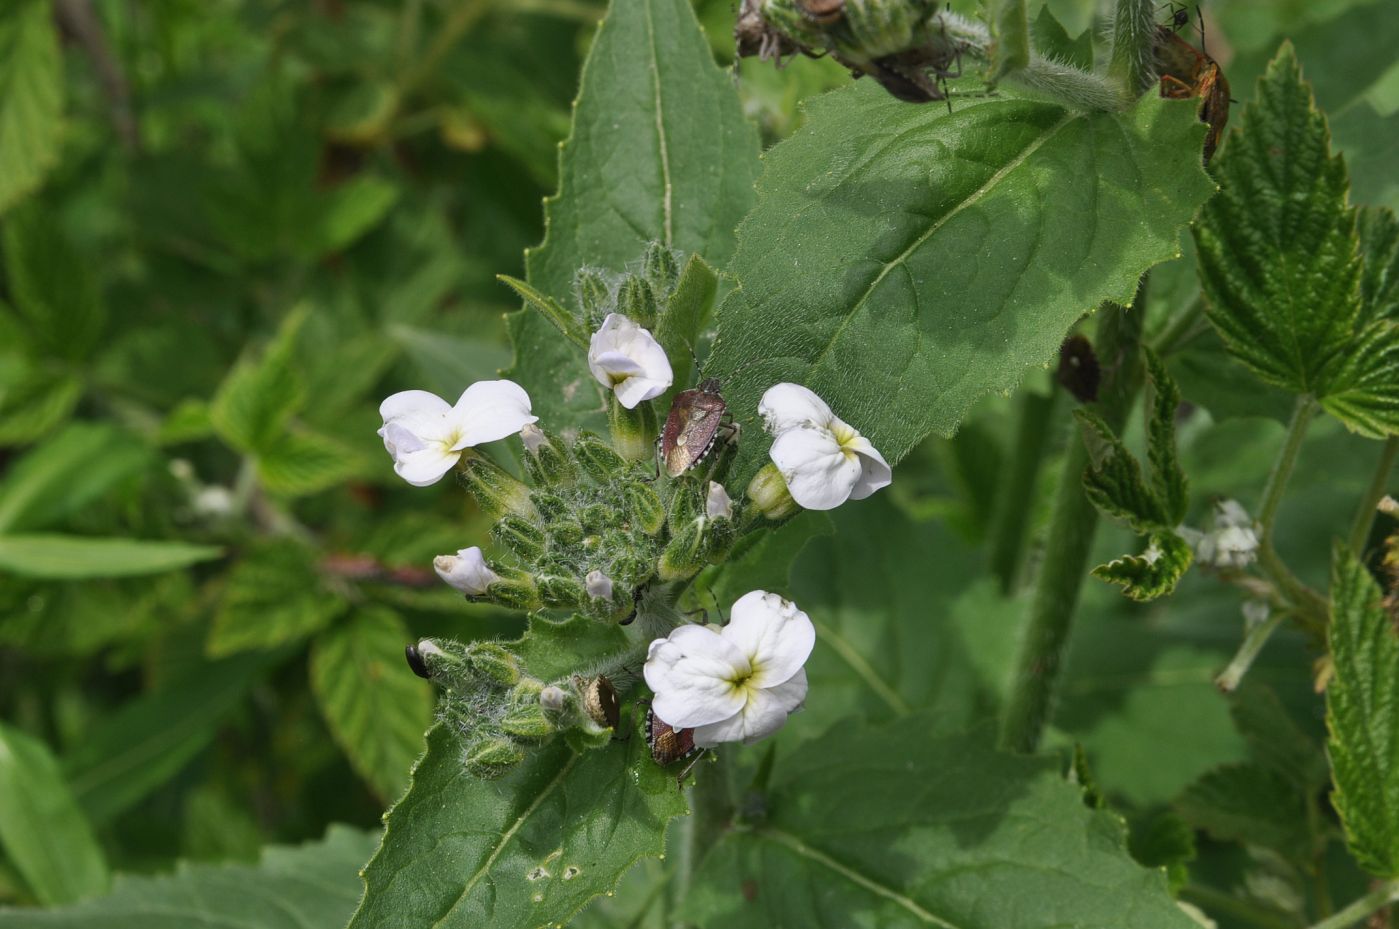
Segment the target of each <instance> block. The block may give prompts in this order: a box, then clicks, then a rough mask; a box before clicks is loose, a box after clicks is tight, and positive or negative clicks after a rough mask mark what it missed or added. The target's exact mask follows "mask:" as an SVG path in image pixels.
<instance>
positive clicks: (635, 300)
mask: <svg viewBox="0 0 1399 929" xmlns="http://www.w3.org/2000/svg"><path fill="white" fill-rule="evenodd" d="M657 310H658V306H657V304H656V291H655V290H654V289H653V288H652V287H651V285H650V283H648V282H647V281H646V280H645V278H640V277H637V276H636V275H634V274H629V275H627V276H626V277H625V278H623V280H622V287H621V289H620V290H618V291H617V312H618V313H621V314H622V315H624V316H626V317H627V318H628V319H630V320H631V321H632V322H634V323H636V324H637V325H638V326H640V327H642V328H643V329H652V328H654V327H655V325H656V315H657Z"/></svg>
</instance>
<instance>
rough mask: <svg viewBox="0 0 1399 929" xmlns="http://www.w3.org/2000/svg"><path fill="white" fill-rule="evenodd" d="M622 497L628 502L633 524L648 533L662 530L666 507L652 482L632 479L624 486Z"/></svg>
mask: <svg viewBox="0 0 1399 929" xmlns="http://www.w3.org/2000/svg"><path fill="white" fill-rule="evenodd" d="M622 498H623V499H624V500H626V502H627V512H628V515H629V516H630V518H631V522H632V526H634V527H635V528H637V529H640V530H641V531H642V532H644V533H646V534H647V535H655V534H656V533H658V532H660V531H661V526H663V525H664V524H665V515H666V514H665V507H664V505H662V503H661V498H660V495H659V494H657V493H656V491H655V489H654V488H652V487H651V485H650V484H643V483H641V482H640V481H632V482H630V483H628V484H626V485H625V486H624V487H623V488H622Z"/></svg>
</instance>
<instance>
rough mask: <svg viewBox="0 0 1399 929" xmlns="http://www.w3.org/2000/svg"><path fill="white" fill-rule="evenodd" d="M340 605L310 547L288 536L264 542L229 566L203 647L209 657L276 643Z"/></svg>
mask: <svg viewBox="0 0 1399 929" xmlns="http://www.w3.org/2000/svg"><path fill="white" fill-rule="evenodd" d="M344 609H345V601H343V600H341V599H340V598H339V597H337V596H335V595H333V594H332V593H331V592H330V591H328V590H326V589H325V588H324V587H323V586H322V585H321V583H320V576H319V573H318V571H317V566H316V562H315V554H314V553H313V552H312V551H311V550H310V549H308V548H307V547H306V546H304V545H302V544H301V543H299V542H295V541H292V540H290V539H281V540H274V541H270V542H265V543H263V544H261V545H259V546H257V547H255V548H252V549H250V550H249V551H248V553H247V555H245V556H244V557H243V559H242V560H241V561H239V562H238V564H237V565H235V566H234V568H233V570H232V571H231V572H229V575H228V580H227V582H226V587H225V589H224V592H223V600H222V602H221V603H220V605H219V611H218V613H217V614H216V615H215V616H214V623H213V626H212V627H211V628H210V630H209V639H208V642H207V643H206V646H205V648H206V651H207V652H208V654H209V657H211V658H219V657H223V656H225V655H232V654H234V653H235V652H241V651H247V650H249V649H267V648H276V647H277V646H278V645H281V644H283V643H285V642H291V641H295V640H297V639H302V638H305V637H306V636H308V635H311V634H312V633H314V632H317V631H319V630H320V629H321V628H322V627H324V626H326V625H328V624H329V623H330V621H331V620H332V619H334V618H335V617H336V616H337V615H338V614H339V613H341V612H342V611H343V610H344Z"/></svg>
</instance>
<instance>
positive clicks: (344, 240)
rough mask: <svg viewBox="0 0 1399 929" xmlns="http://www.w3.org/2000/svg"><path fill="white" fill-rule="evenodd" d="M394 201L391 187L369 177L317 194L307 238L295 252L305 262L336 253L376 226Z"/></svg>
mask: <svg viewBox="0 0 1399 929" xmlns="http://www.w3.org/2000/svg"><path fill="white" fill-rule="evenodd" d="M397 200H398V187H397V186H396V185H395V184H393V183H392V182H390V181H387V180H385V179H383V178H379V177H373V176H370V175H362V176H360V177H356V178H354V179H353V180H351V181H349V182H348V183H345V184H341V185H340V186H338V187H336V188H335V189H333V190H331V191H330V192H328V193H324V194H321V195H320V196H318V197H317V198H316V217H315V221H314V223H313V224H312V226H311V229H310V234H309V235H308V236H307V237H306V239H305V240H304V241H299V242H297V245H298V248H297V251H298V252H299V253H300V255H301V257H303V258H304V259H306V260H311V259H315V258H319V257H320V256H321V255H324V254H326V253H328V252H335V251H340V250H341V249H343V248H345V247H346V246H349V245H351V244H353V243H354V242H355V240H357V239H359V238H360V237H361V236H363V235H364V234H365V233H366V232H368V231H369V230H370V229H373V228H374V227H375V226H377V225H378V224H379V222H380V221H381V220H383V218H384V216H385V215H387V214H388V212H389V210H390V209H391V208H392V207H393V205H394V203H395V202H397Z"/></svg>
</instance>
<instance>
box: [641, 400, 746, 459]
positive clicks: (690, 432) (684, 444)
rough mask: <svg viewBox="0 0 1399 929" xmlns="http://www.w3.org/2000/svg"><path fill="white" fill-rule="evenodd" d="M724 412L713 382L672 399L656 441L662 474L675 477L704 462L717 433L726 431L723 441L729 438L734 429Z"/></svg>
mask: <svg viewBox="0 0 1399 929" xmlns="http://www.w3.org/2000/svg"><path fill="white" fill-rule="evenodd" d="M728 408H729V405H728V404H727V403H726V402H724V398H723V396H721V395H720V393H719V381H718V379H717V378H712V377H709V378H705V379H704V380H703V381H702V382H700V385H699V386H698V387H691V388H690V389H689V390H682V391H681V392H680V393H678V394H676V395H675V400H674V401H672V402H671V404H670V413H669V414H667V416H666V419H665V427H664V428H662V429H661V435H660V438H659V439H657V440H656V441H657V445H658V447H659V450H660V454H661V458H662V459H663V460H664V461H665V471H666V474H668V475H670V476H671V477H679V476H680V475H682V474H684V473H685V472H686V471H688V470H690V469H691V468H693V467H694V466H695V465H697V464H699V463H700V462H701V461H704V459H705V458H707V457H708V456H709V453H710V451H711V450H712V449H713V448H714V442H715V440H716V439H717V438H718V437H719V433H720V432H721V431H727V435H726V437H725V438H726V439H732V438H733V436H734V435H735V434H736V433H737V428H736V427H735V426H734V425H733V423H731V422H729V423H726V422H725V421H724V416H725V414H726V413H727V412H728Z"/></svg>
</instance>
